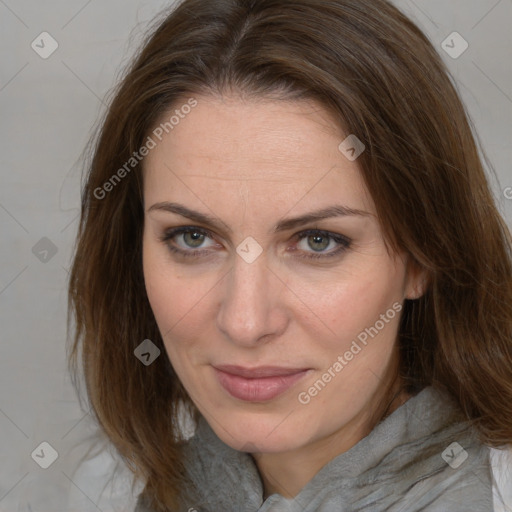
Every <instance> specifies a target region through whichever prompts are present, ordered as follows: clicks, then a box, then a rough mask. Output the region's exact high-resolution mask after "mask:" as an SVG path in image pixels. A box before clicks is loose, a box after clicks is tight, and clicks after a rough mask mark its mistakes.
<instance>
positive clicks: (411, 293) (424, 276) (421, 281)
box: [405, 255, 429, 300]
mask: <svg viewBox="0 0 512 512" xmlns="http://www.w3.org/2000/svg"><path fill="white" fill-rule="evenodd" d="M428 284H429V274H428V272H427V270H426V269H425V268H423V267H422V266H421V265H420V264H419V263H418V262H417V261H416V260H415V259H414V258H413V257H412V256H410V255H409V256H408V258H407V275H406V281H405V298H406V299H409V300H416V299H419V298H420V297H422V296H423V295H424V294H425V292H426V291H427V288H428Z"/></svg>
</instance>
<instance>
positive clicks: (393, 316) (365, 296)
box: [303, 262, 404, 352]
mask: <svg viewBox="0 0 512 512" xmlns="http://www.w3.org/2000/svg"><path fill="white" fill-rule="evenodd" d="M377 269H378V270H377ZM403 280H404V270H403V269H402V268H401V267H399V266H395V265H393V264H392V263H391V262H389V263H386V262H380V263H379V264H378V265H377V264H375V265H374V266H373V268H369V267H368V268H364V269H363V268H360V269H358V271H355V270H354V272H351V273H350V274H349V273H346V274H344V275H339V276H335V278H333V279H330V280H329V281H328V282H325V283H324V284H323V286H322V287H314V288H313V289H312V288H310V293H309V295H306V294H305V293H304V292H303V295H304V298H305V303H306V304H307V305H310V309H311V310H312V311H314V312H315V313H316V318H313V319H312V322H315V323H316V324H317V325H316V328H318V329H320V330H319V331H318V332H323V333H326V334H327V336H326V337H322V336H318V338H316V341H315V342H316V343H318V344H321V343H322V340H324V342H323V344H324V348H326V349H327V348H330V349H333V350H338V351H343V352H344V351H345V350H348V349H349V347H350V345H351V343H352V341H353V340H355V339H357V338H358V336H360V339H362V340H363V342H364V341H365V333H366V335H367V339H368V340H369V339H373V338H371V335H370V334H369V332H370V333H372V334H375V329H377V331H378V336H379V339H381V340H383V341H384V340H386V343H380V344H379V346H380V347H384V345H385V346H386V350H389V347H390V345H391V344H392V343H393V342H394V339H395V337H396V332H397V329H398V322H399V311H397V309H401V306H399V304H401V302H402V300H403ZM393 306H395V307H393ZM381 315H384V320H381ZM310 318H312V317H310ZM383 322H384V324H383ZM313 328H314V326H313V325H310V326H309V329H310V330H311V329H313Z"/></svg>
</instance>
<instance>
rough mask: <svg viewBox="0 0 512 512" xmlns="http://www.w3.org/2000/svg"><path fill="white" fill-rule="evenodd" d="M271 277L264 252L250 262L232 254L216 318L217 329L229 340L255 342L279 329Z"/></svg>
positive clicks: (239, 342)
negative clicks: (230, 265) (232, 260)
mask: <svg viewBox="0 0 512 512" xmlns="http://www.w3.org/2000/svg"><path fill="white" fill-rule="evenodd" d="M273 281H274V280H273V279H272V277H271V271H270V270H269V268H268V267H267V261H266V258H265V257H264V254H262V255H260V256H259V257H258V258H256V259H255V260H254V261H252V262H247V261H246V260H244V258H243V257H242V256H239V255H238V254H237V255H236V257H235V259H234V262H233V267H232V269H231V271H230V273H229V276H228V278H227V279H226V282H225V288H224V292H223V296H222V299H221V306H220V310H219V314H218V318H217V323H218V327H219V329H220V330H221V331H222V332H224V334H225V335H226V336H228V338H229V339H230V340H231V341H232V342H233V343H237V344H245V345H250V344H253V343H257V342H258V340H259V339H260V338H261V337H263V336H266V335H268V334H272V333H274V332H276V331H277V330H278V329H279V327H280V326H279V325H278V323H277V321H276V320H277V316H276V315H277V311H276V310H275V300H276V297H277V294H276V293H275V292H276V291H277V290H275V283H274V282H273ZM273 315H274V316H273Z"/></svg>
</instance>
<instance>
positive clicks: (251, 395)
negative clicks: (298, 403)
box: [214, 368, 309, 402]
mask: <svg viewBox="0 0 512 512" xmlns="http://www.w3.org/2000/svg"><path fill="white" fill-rule="evenodd" d="M214 370H215V373H216V375H217V378H218V380H219V382H220V384H221V386H222V387H223V388H224V389H225V390H226V391H227V392H228V393H229V394H230V395H231V396H233V397H235V398H238V399H239V400H244V401H245V402H265V401H268V400H272V399H273V398H276V397H277V396H279V395H281V394H282V393H284V392H285V391H287V390H288V389H290V388H291V387H292V386H293V385H294V384H295V383H296V382H298V381H299V380H300V379H302V377H304V375H306V373H308V371H309V370H304V371H301V372H298V373H293V374H291V375H282V376H275V377H264V378H259V379H246V378H244V377H240V376H238V375H233V374H231V373H226V372H223V371H221V370H217V369H216V368H214Z"/></svg>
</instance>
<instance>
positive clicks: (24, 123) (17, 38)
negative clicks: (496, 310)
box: [0, 0, 512, 512]
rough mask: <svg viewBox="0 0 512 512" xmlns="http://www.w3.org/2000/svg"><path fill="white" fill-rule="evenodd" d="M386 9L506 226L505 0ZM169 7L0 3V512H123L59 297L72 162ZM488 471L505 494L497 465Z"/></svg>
mask: <svg viewBox="0 0 512 512" xmlns="http://www.w3.org/2000/svg"><path fill="white" fill-rule="evenodd" d="M212 1H214V0H212ZM395 3H396V5H397V6H398V7H400V8H401V9H402V10H403V11H404V12H405V13H406V14H408V15H409V16H410V17H411V18H412V19H413V20H414V21H415V22H416V23H417V24H418V25H419V26H420V28H422V29H423V30H424V31H425V32H426V34H427V35H428V37H429V38H430V40H431V41H432V42H433V44H434V45H435V46H436V48H437V50H438V51H439V53H440V54H441V55H442V56H443V59H444V60H445V61H446V62H447V64H448V66H449V69H450V70H451V73H452V75H453V76H454V78H455V82H456V86H457V88H458V90H459V92H460V94H461V96H462V99H463V101H464V102H465V104H466V106H467V111H468V112H469V115H470V117H471V119H472V121H473V123H474V125H475V128H476V132H477V133H478V136H479V137H480V140H481V143H482V146H483V149H484V151H485V152H486V154H487V156H488V157H489V160H490V162H491V164H492V166H493V167H494V169H495V170H496V173H497V176H498V179H495V178H494V177H492V178H491V179H492V186H493V189H494V191H495V196H496V199H497V202H498V203H499V206H500V209H501V211H502V212H503V214H504V216H505V218H506V219H507V222H508V224H509V225H511V224H512V172H511V169H510V162H511V161H512V142H511V141H512V137H511V134H512V133H511V132H512V128H511V126H512V65H511V62H512V59H511V49H512V44H511V43H512V40H511V38H512V31H510V25H511V22H512V0H451V1H450V2H447V1H445V0H414V1H413V0H399V1H396V2H395ZM171 5H172V2H170V1H162V0H154V1H135V0H124V1H121V0H110V1H103V2H101V1H99V0H89V1H87V0H66V1H64V0H55V1H52V2H48V1H46V2H43V1H36V0H0V33H1V35H0V41H1V45H0V56H1V66H0V112H1V118H0V119H1V124H0V126H1V128H0V129H1V133H0V145H1V146H0V147H1V152H0V157H1V162H2V166H1V180H2V181H1V188H0V226H1V244H0V254H1V265H0V322H1V331H0V332H1V345H0V346H1V356H0V512H50V511H51V512H60V511H62V512H70V511H80V512H89V511H98V510H99V511H102V512H109V511H114V510H119V511H129V510H131V509H132V508H133V505H134V497H133V496H132V494H131V491H130V488H129V480H128V478H127V476H128V473H127V470H126V468H124V467H123V466H122V464H117V462H116V459H115V457H114V456H113V455H111V454H110V453H109V451H108V450H107V449H106V447H107V445H106V444H105V443H104V441H102V438H101V436H100V435H99V434H98V433H97V430H96V428H95V425H94V423H93V422H92V421H91V417H90V415H89V414H87V411H83V410H81V409H80V407H79V404H78V401H77V398H76V394H75V391H74V389H73V387H72V385H71V382H70V379H69V376H68V373H67V367H66V351H65V347H66V312H67V304H66V291H67V279H68V269H69V266H70V262H71V254H72V247H73V243H74V238H75V234H76V229H77V226H78V222H77V221H78V213H79V205H80V182H81V173H82V162H81V161H80V159H79V158H80V156H81V154H82V151H83V149H84V147H85V145H86V143H87V141H88V139H89V136H90V134H91V133H92V129H93V127H94V126H95V125H96V123H97V121H98V119H99V116H100V115H101V114H102V113H103V111H104V109H105V102H106V99H107V93H108V91H109V89H111V87H112V86H114V85H115V84H116V82H117V79H118V77H119V73H120V72H121V71H122V69H123V67H124V66H125V65H126V63H127V62H128V61H129V59H130V56H131V55H132V54H133V52H134V51H135V50H136V48H137V47H138V44H139V43H140V41H141V39H142V37H143V35H144V33H145V31H146V30H147V27H148V23H149V22H150V21H151V20H152V19H153V17H154V16H155V15H156V14H157V13H158V12H159V11H161V9H162V8H165V7H169V6H171ZM454 32H457V33H458V34H459V35H454V34H453V33H454ZM443 42H444V43H443ZM466 44H467V45H468V47H467V49H466V50H465V51H463V50H464V48H465V47H466ZM57 45H58V46H57ZM55 47H56V49H55ZM52 50H54V51H53V53H51V52H52ZM475 243H478V241H477V240H475ZM41 443H48V445H47V444H43V445H41ZM87 455H89V460H86V461H85V462H81V461H82V459H84V457H86V456H87ZM493 455H494V456H496V457H498V456H501V454H499V453H496V452H493ZM55 457H56V458H55ZM53 459H55V460H53ZM50 463H51V465H50V466H49V467H48V468H47V469H44V468H43V467H42V466H45V465H48V464H50ZM116 464H117V465H116ZM496 468H497V474H498V476H499V477H500V478H501V479H502V480H503V481H504V479H505V478H508V483H507V484H505V485H507V486H508V489H509V490H510V489H512V476H511V473H512V471H510V466H509V467H508V468H507V462H506V459H505V458H501V459H498V458H497V459H496ZM507 471H509V473H508V476H507ZM112 475H115V476H116V478H114V479H113V480H112V479H111V477H112ZM136 491H137V492H138V491H140V487H139V488H138V489H136ZM497 510H498V509H497ZM503 510H505V509H503ZM509 510H512V509H509Z"/></svg>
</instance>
